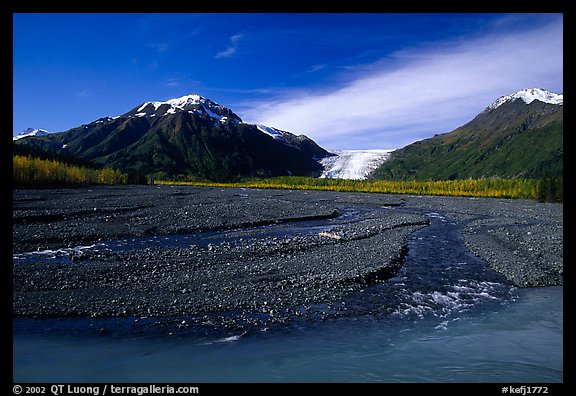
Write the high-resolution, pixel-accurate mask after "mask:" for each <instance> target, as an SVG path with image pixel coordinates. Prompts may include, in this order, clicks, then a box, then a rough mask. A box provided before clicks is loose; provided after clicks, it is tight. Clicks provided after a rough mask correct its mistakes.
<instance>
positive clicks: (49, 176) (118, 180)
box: [12, 155, 129, 186]
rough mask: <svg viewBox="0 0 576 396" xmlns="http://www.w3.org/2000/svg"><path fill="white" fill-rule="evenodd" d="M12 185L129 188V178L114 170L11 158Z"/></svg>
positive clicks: (27, 158)
mask: <svg viewBox="0 0 576 396" xmlns="http://www.w3.org/2000/svg"><path fill="white" fill-rule="evenodd" d="M12 165H13V166H12V182H13V184H14V185H17V186H32V185H33V186H59V185H91V184H109V185H112V184H126V183H128V181H129V180H128V175H127V174H125V173H122V172H120V171H118V170H115V169H110V168H103V169H95V168H91V167H87V166H81V165H72V164H67V163H65V162H61V161H58V160H55V159H42V158H36V157H32V156H24V155H14V156H13V157H12Z"/></svg>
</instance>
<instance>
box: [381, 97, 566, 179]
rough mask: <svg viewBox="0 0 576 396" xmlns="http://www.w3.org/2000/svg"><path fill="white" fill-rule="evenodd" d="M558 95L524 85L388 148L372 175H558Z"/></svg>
mask: <svg viewBox="0 0 576 396" xmlns="http://www.w3.org/2000/svg"><path fill="white" fill-rule="evenodd" d="M563 116H564V111H563V95H562V94H555V93H551V92H548V91H545V90H542V89H536V88H533V89H524V90H521V91H518V92H516V93H514V94H511V95H507V96H502V97H500V98H499V99H497V100H496V101H495V102H493V103H492V104H491V105H489V106H488V107H486V109H485V110H484V111H482V112H481V113H480V114H478V115H477V116H476V117H475V118H474V119H473V120H471V121H470V122H468V123H467V124H465V125H463V126H461V127H459V128H457V129H455V130H454V131H452V132H449V133H444V134H437V135H434V137H432V138H429V139H425V140H421V141H418V142H415V143H412V144H410V145H408V146H406V147H403V148H401V149H399V150H395V151H393V152H392V153H391V155H390V158H389V159H388V160H387V161H386V162H384V163H383V164H382V165H381V166H380V167H379V168H378V169H377V170H376V171H375V172H374V173H373V174H372V175H371V177H373V178H383V179H400V180H402V179H417V180H427V179H432V180H447V179H467V178H483V177H485V178H489V177H501V178H510V177H525V178H540V177H542V176H543V175H550V176H561V175H563V168H564V167H563V158H564V144H563V131H564V121H563Z"/></svg>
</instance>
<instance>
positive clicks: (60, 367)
mask: <svg viewBox="0 0 576 396" xmlns="http://www.w3.org/2000/svg"><path fill="white" fill-rule="evenodd" d="M426 215H427V216H428V217H429V218H430V219H431V224H430V226H429V227H425V228H423V229H421V230H419V231H417V232H416V233H414V234H413V236H412V238H411V241H410V244H409V253H408V255H407V257H406V259H405V262H404V265H403V266H402V268H401V269H400V271H399V272H398V273H397V274H396V275H395V276H393V277H392V278H390V279H389V280H388V281H386V282H383V283H378V284H376V285H373V286H370V287H367V288H365V289H363V290H361V291H360V292H357V293H355V294H352V295H350V296H349V297H348V298H346V299H344V300H343V301H341V302H339V303H338V304H334V306H332V307H325V306H324V307H316V308H318V310H319V312H323V315H322V317H318V318H317V319H318V320H312V321H311V320H309V319H308V320H299V319H298V318H294V320H293V321H292V323H290V324H288V325H276V326H269V327H264V328H254V329H252V330H250V331H243V332H240V333H227V332H225V331H217V330H214V331H212V330H210V329H209V330H206V329H202V330H201V331H200V330H198V331H194V330H191V329H190V327H184V328H185V329H186V330H185V331H178V328H177V327H176V328H175V327H174V326H172V327H163V326H154V324H155V323H156V324H157V323H158V322H154V321H151V322H149V321H150V319H149V318H148V319H146V318H124V319H86V318H76V319H36V320H34V319H22V318H20V319H14V321H13V326H14V334H13V379H14V381H15V382H50V383H54V382H185V383H202V382H218V383H220V382H387V383H388V382H502V383H516V382H518V383H521V382H531V383H553V382H562V381H563V288H562V287H561V286H556V287H544V288H528V289H518V288H515V287H513V286H511V285H510V284H508V283H507V282H506V281H505V279H504V278H503V277H502V276H501V275H499V274H498V273H496V272H495V271H493V270H492V269H491V268H490V267H489V266H488V265H487V264H486V263H485V262H483V261H481V260H479V259H478V258H476V257H475V256H473V255H472V254H470V253H469V252H468V250H467V249H466V248H465V247H464V244H463V241H462V234H461V227H462V225H461V224H460V223H458V222H452V221H449V220H447V219H446V218H444V217H443V216H442V215H441V214H438V213H432V212H430V213H426ZM312 225H313V226H314V227H318V226H320V227H321V226H322V225H321V224H318V223H317V222H314V223H312ZM229 236H230V235H229V234H227V236H226V237H229ZM209 237H210V238H213V237H214V235H210V236H209ZM187 238H190V236H188V237H187ZM205 238H206V236H203V237H202V239H203V240H204V242H203V243H205ZM169 243H171V244H173V243H180V242H174V240H170V242H169ZM19 258H20V259H21V257H20V256H19ZM55 258H56V259H59V258H58V256H55ZM312 309H314V307H312ZM326 312H328V315H326ZM172 319H173V318H172ZM181 319H182V320H183V321H185V318H181ZM147 320H148V321H147ZM171 323H173V321H172V322H171ZM104 328H105V329H106V331H102V329H104Z"/></svg>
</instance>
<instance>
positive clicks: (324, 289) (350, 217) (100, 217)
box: [13, 186, 563, 325]
mask: <svg viewBox="0 0 576 396" xmlns="http://www.w3.org/2000/svg"><path fill="white" fill-rule="evenodd" d="M430 213H441V214H442V216H444V217H445V218H447V219H449V220H450V221H455V222H459V224H462V232H463V235H464V241H465V243H466V246H467V247H468V248H469V250H470V251H471V252H473V253H474V254H476V255H477V256H479V257H481V258H482V259H484V260H485V261H486V262H487V263H488V264H489V265H490V266H492V268H494V269H495V270H497V271H498V272H500V273H501V274H503V275H504V276H505V277H506V278H507V279H508V280H509V281H510V282H511V283H513V284H515V285H517V286H521V287H525V286H544V285H558V284H562V274H563V246H562V242H563V236H562V230H563V206H562V205H558V204H543V203H537V202H533V201H526V200H499V199H471V198H452V197H450V198H447V197H416V196H402V195H388V194H363V193H336V192H320V191H289V190H248V189H232V188H230V189H228V188H193V187H172V186H128V187H126V186H121V187H120V186H115V187H93V188H80V189H54V190H14V192H13V254H15V255H21V254H23V253H25V252H32V251H40V252H50V251H58V249H60V250H61V251H65V252H66V255H67V257H66V260H54V261H49V260H48V261H45V260H24V261H18V260H14V264H13V297H14V299H13V314H14V315H15V316H20V317H47V316H51V317H61V316H66V317H70V316H79V317H135V318H143V317H173V318H178V319H177V321H178V324H179V325H180V324H181V325H184V324H186V323H190V322H195V323H202V324H216V323H219V324H226V325H238V324H239V323H256V322H261V321H263V320H264V321H272V322H283V321H285V320H288V318H290V317H294V316H306V315H309V314H311V312H312V311H313V309H312V307H318V306H326V307H329V306H330V304H335V303H336V302H338V301H341V300H342V298H344V297H345V296H346V295H349V294H351V293H355V292H360V291H362V290H363V289H364V288H366V287H368V286H369V285H371V284H374V283H378V282H381V281H384V280H386V279H387V278H389V277H390V276H392V275H394V274H395V273H396V271H397V270H398V269H399V268H400V267H401V266H402V260H403V258H404V256H405V254H406V252H407V247H408V241H409V239H410V237H411V235H412V234H413V233H414V232H415V231H416V230H418V229H420V228H422V227H426V226H427V225H428V224H429V222H430ZM323 220H325V223H324V224H323V228H321V229H320V230H316V229H315V228H313V230H314V231H312V232H286V233H282V232H276V233H270V234H266V233H264V234H263V236H261V237H259V238H254V237H253V234H254V232H256V230H258V232H261V230H263V229H265V230H266V231H267V230H268V229H270V230H273V229H274V227H277V226H278V225H284V226H285V228H283V230H284V229H286V230H288V231H290V227H291V226H292V225H294V226H296V225H304V226H306V225H308V224H312V223H313V222H316V221H323ZM314 224H316V223H314ZM267 227H268V228H267ZM304 228H305V227H304ZM225 231H230V232H233V234H232V235H233V238H221V239H220V240H216V242H213V243H208V244H204V245H192V246H184V247H177V248H175V247H162V246H160V247H145V248H143V249H135V250H129V249H128V250H125V251H112V250H110V251H91V250H90V249H83V250H80V249H74V247H78V246H82V245H84V246H90V245H91V244H95V243H101V242H102V241H108V240H118V239H122V238H133V237H143V238H147V237H154V236H164V235H174V234H187V233H198V234H201V233H207V232H213V233H217V232H225ZM314 312H315V313H314V314H315V315H317V314H318V311H314ZM321 314H322V313H321V312H320V315H321ZM182 318H186V319H182Z"/></svg>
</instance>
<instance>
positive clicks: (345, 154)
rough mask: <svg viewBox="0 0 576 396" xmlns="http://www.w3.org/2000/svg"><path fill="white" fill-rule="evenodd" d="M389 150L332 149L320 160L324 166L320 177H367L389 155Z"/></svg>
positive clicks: (357, 178) (358, 178)
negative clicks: (330, 154) (329, 155)
mask: <svg viewBox="0 0 576 396" xmlns="http://www.w3.org/2000/svg"><path fill="white" fill-rule="evenodd" d="M390 151H391V150H334V151H330V152H331V153H332V154H334V155H333V156H331V157H325V158H322V159H321V160H320V163H321V164H322V165H323V166H324V171H323V172H322V175H320V177H321V178H333V179H335V178H337V179H354V180H363V179H366V178H368V175H369V174H370V173H372V172H373V171H374V170H375V169H376V168H377V167H378V166H379V165H380V164H382V163H383V162H384V161H386V159H387V158H388V157H389V156H390Z"/></svg>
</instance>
